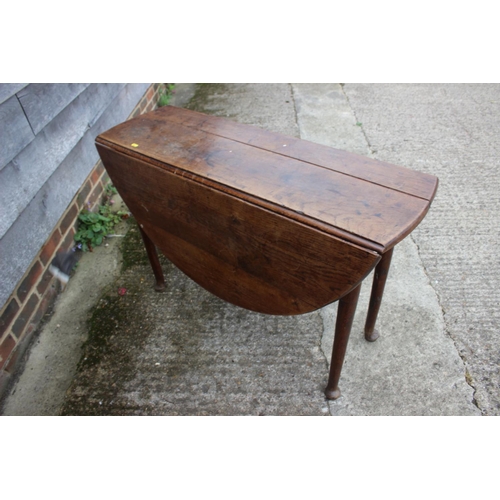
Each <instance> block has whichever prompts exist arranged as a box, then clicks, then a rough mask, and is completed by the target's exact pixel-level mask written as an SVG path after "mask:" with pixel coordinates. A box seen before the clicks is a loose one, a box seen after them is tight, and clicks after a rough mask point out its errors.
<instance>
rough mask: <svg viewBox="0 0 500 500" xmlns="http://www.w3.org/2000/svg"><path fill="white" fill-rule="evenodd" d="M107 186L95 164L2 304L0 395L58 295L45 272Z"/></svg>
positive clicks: (151, 97) (153, 102)
mask: <svg viewBox="0 0 500 500" xmlns="http://www.w3.org/2000/svg"><path fill="white" fill-rule="evenodd" d="M161 88H162V84H153V85H151V86H150V87H149V88H148V90H147V91H146V93H145V94H144V96H143V97H142V99H141V100H140V101H139V103H138V104H137V106H136V107H135V108H134V110H133V111H132V113H131V114H130V116H129V118H133V117H136V116H138V115H139V114H142V113H147V112H148V111H152V110H153V109H155V108H156V106H157V102H158V97H159V92H160V90H161ZM108 183H109V177H108V175H107V173H106V171H105V169H104V167H103V165H102V163H101V161H100V160H99V161H98V162H97V163H96V165H95V166H94V168H93V169H92V171H91V173H90V174H89V176H88V177H87V179H86V180H85V182H84V183H83V185H82V187H81V188H80V190H79V191H78V193H77V194H76V195H75V196H74V198H73V200H72V201H71V203H70V204H69V206H68V208H67V209H66V211H65V213H64V214H63V215H62V217H61V218H60V219H59V221H58V223H57V224H56V227H55V228H54V230H53V232H52V234H51V235H50V236H49V238H48V239H47V241H46V242H45V243H44V245H43V246H42V248H41V249H40V252H39V253H38V255H37V256H36V257H35V259H34V260H33V261H32V263H31V265H30V266H29V268H28V270H27V271H26V273H25V275H24V276H23V278H22V279H21V280H20V282H19V283H18V285H17V287H16V289H15V290H14V292H13V293H12V295H11V296H10V297H9V299H8V300H7V302H6V303H5V306H4V307H3V309H2V311H1V313H0V395H1V394H2V392H3V391H4V389H5V387H6V385H7V382H8V380H9V378H10V375H11V374H12V373H14V371H15V370H16V368H17V366H18V365H19V361H20V359H21V357H22V354H23V352H24V351H25V350H26V348H27V347H28V345H29V343H30V341H31V340H32V338H33V336H34V333H35V331H36V329H37V327H38V325H39V324H40V322H41V320H42V319H43V317H44V315H45V314H47V313H48V312H50V309H51V306H52V305H53V304H54V301H55V299H56V297H57V295H58V294H59V293H61V291H62V288H61V285H60V283H59V281H58V280H57V279H55V278H54V277H53V276H52V274H51V273H50V272H49V270H48V268H49V265H50V263H51V261H52V259H53V257H54V256H55V254H56V253H57V252H59V251H67V250H70V249H71V248H72V247H73V246H74V240H73V237H74V235H75V232H76V223H77V217H78V215H79V213H80V212H81V210H82V209H83V208H84V207H85V208H89V209H92V208H94V207H96V206H97V205H99V204H100V203H101V201H102V198H103V195H104V190H105V187H106V185H107V184H108Z"/></svg>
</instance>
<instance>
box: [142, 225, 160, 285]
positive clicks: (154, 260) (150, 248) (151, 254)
mask: <svg viewBox="0 0 500 500" xmlns="http://www.w3.org/2000/svg"><path fill="white" fill-rule="evenodd" d="M139 230H140V231H141V236H142V240H143V241H144V246H145V247H146V252H147V254H148V258H149V262H150V263H151V267H152V268H153V274H154V275H155V280H156V284H155V290H156V291H157V292H163V291H164V290H165V278H164V277H163V270H162V268H161V264H160V260H159V259H158V253H157V252H156V247H155V245H154V243H153V242H152V241H151V240H150V238H149V236H148V235H147V234H146V233H145V232H144V230H143V229H142V227H141V226H139Z"/></svg>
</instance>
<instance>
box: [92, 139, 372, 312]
mask: <svg viewBox="0 0 500 500" xmlns="http://www.w3.org/2000/svg"><path fill="white" fill-rule="evenodd" d="M98 149H99V154H100V156H101V158H102V160H103V163H104V164H105V166H106V169H107V171H108V173H109V175H110V177H111V179H112V180H113V183H114V185H115V186H116V187H117V189H118V191H119V192H120V194H121V196H122V197H123V199H124V201H125V203H126V204H127V206H128V207H129V209H130V211H131V212H132V213H133V214H134V216H135V217H136V219H137V221H138V222H139V224H140V225H141V226H142V228H143V229H144V231H145V232H146V233H147V235H148V236H149V237H150V238H151V240H152V241H153V242H154V243H155V245H156V246H157V247H158V248H159V249H160V250H161V251H162V252H163V253H164V254H165V255H166V256H167V257H168V258H169V259H170V260H171V261H172V262H173V263H174V264H175V265H176V266H177V267H179V269H181V270H182V271H183V272H184V273H186V274H187V275H188V276H189V277H191V278H192V279H193V280H194V281H196V282H197V283H198V284H200V285H201V286H203V287H204V288H205V289H207V290H208V291H210V292H212V293H213V294H215V295H217V296H218V297H220V298H222V299H224V300H226V301H228V302H231V303H233V304H236V305H238V306H241V307H245V308H246V309H250V310H254V311H258V312H262V313H268V314H302V313H305V312H310V311H313V310H315V309H318V308H319V307H322V306H324V305H326V304H329V303H330V302H333V301H335V300H337V299H338V298H340V297H342V296H343V295H345V294H346V293H348V292H349V291H350V290H351V289H352V288H353V287H354V286H356V284H357V283H359V281H361V280H362V279H363V278H364V277H365V276H366V275H367V274H368V273H369V272H370V271H371V269H372V268H373V267H374V266H375V264H376V263H377V262H378V260H379V258H380V256H379V255H378V254H377V253H376V252H374V251H371V250H368V249H364V248H361V247H358V246H356V245H353V244H351V243H348V242H345V241H342V240H340V239H338V238H336V237H333V236H331V235H329V234H326V233H323V232H321V231H318V230H316V229H314V228H311V227H308V226H306V225H303V224H300V223H297V222H295V221H292V220H290V219H287V218H286V217H283V216H281V215H279V214H276V213H273V212H271V211H269V210H267V209H265V208H262V207H259V206H256V205H254V204H251V203H249V202H247V201H243V200H241V199H239V198H236V197H234V196H231V195H228V194H227V193H224V192H221V191H218V190H216V189H213V188H211V187H207V186H205V185H203V184H201V183H198V182H196V181H193V180H191V179H186V178H183V177H181V176H178V175H176V174H175V173H173V172H169V171H167V170H164V169H161V168H159V167H156V166H152V165H150V164H148V163H146V162H143V161H141V160H137V159H135V158H131V157H129V156H127V155H124V154H121V153H117V152H115V151H113V150H111V149H108V148H106V147H103V146H101V145H98Z"/></svg>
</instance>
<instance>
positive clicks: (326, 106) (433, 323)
mask: <svg viewBox="0 0 500 500" xmlns="http://www.w3.org/2000/svg"><path fill="white" fill-rule="evenodd" d="M194 90H196V93H195V94H194V97H193V99H192V100H191V101H190V107H192V108H194V109H198V110H200V111H204V112H208V113H213V114H218V115H220V116H228V117H230V118H232V119H235V120H238V121H241V122H243V123H249V124H254V125H258V126H262V127H264V128H268V129H270V130H276V131H280V132H283V133H286V134H289V135H293V136H300V137H302V138H304V139H308V140H313V141H316V142H323V143H325V144H328V145H331V146H334V147H340V148H342V149H347V150H350V151H354V152H358V153H361V154H369V155H374V156H376V157H377V155H378V154H379V152H378V150H377V149H376V148H375V146H374V145H373V144H374V143H375V141H374V140H373V139H372V136H371V135H370V130H371V128H370V127H372V126H374V127H375V129H376V125H373V124H372V121H373V123H377V115H376V113H374V112H370V106H371V104H370V103H369V102H366V96H365V97H363V95H364V94H363V92H365V94H366V95H368V96H370V91H369V90H366V89H365V88H364V87H362V86H361V87H356V88H354V87H352V88H351V91H350V90H349V88H348V86H347V85H346V86H344V88H343V87H342V86H341V85H339V84H321V85H306V84H273V85H269V84H234V85H228V84H216V85H213V84H207V85H200V86H198V87H196V88H195V89H194ZM192 91H193V87H189V88H187V91H186V92H187V93H186V94H185V95H192ZM356 92H357V94H356ZM190 93H191V94H190ZM354 94H356V95H357V98H356V97H355V95H354ZM356 99H357V100H356ZM388 99H389V97H388ZM368 101H369V99H368ZM363 110H366V111H365V112H364V111H363ZM377 111H378V112H381V111H380V110H379V108H377ZM373 115H375V116H373ZM322 117H323V119H322ZM427 118H428V117H427V115H425V114H424V115H422V116H421V117H420V118H419V120H420V119H422V120H426V119H427ZM370 120H372V121H370ZM417 121H418V120H417ZM418 123H419V127H422V129H423V128H424V125H423V124H421V123H420V121H418ZM402 142H404V141H402ZM399 144H400V143H398V145H399ZM381 150H383V148H381ZM394 151H396V152H397V151H399V148H398V147H396V146H394ZM382 156H383V155H382ZM396 156H397V155H396ZM411 158H412V155H411V154H408V155H407V156H405V157H402V158H401V160H405V159H406V160H408V159H411ZM422 158H426V157H425V155H423V154H422V155H419V159H422ZM381 159H388V158H385V157H381ZM392 161H393V162H395V163H400V164H402V165H405V166H409V167H411V168H413V167H414V168H417V169H419V170H425V169H422V168H421V165H420V164H418V165H417V166H415V163H411V162H410V164H408V163H407V162H406V163H405V161H396V160H394V159H393V160H392ZM419 167H420V168H419ZM438 175H439V174H438ZM433 210H434V207H431V212H430V214H429V216H430V215H431V214H432V212H433ZM429 216H428V218H429ZM426 221H427V219H426V220H425V221H424V222H423V223H422V226H423V227H424V229H423V230H421V231H420V233H419V235H420V236H419V237H418V238H415V241H416V242H417V244H415V242H414V241H413V240H412V239H411V238H407V239H406V240H405V241H404V242H403V243H402V244H400V245H399V246H398V247H397V249H396V251H395V255H394V259H393V265H392V269H391V273H390V276H389V280H388V284H387V286H386V293H385V295H384V303H383V305H382V310H381V313H380V317H379V326H380V329H381V333H382V335H381V338H380V339H379V340H378V341H377V342H375V343H368V342H366V341H365V340H364V338H363V336H362V334H361V332H362V326H363V322H364V315H365V314H366V309H367V300H368V298H367V297H368V293H369V288H370V282H369V281H366V282H365V283H366V284H365V285H364V288H363V291H362V296H361V300H360V304H359V306H358V312H357V315H356V318H355V323H354V327H353V333H352V336H351V340H350V344H349V346H348V351H347V357H346V362H345V366H344V370H343V374H342V378H341V389H342V392H343V396H342V397H341V398H340V399H339V400H337V401H335V402H330V403H327V402H326V400H325V398H324V396H323V393H322V391H323V388H324V385H325V383H326V379H327V373H328V369H327V366H328V360H329V356H330V351H331V345H332V336H333V329H334V320H335V311H336V305H331V306H328V307H326V308H324V309H322V310H320V311H317V312H314V313H310V314H307V315H303V316H295V317H288V318H287V317H272V316H266V315H259V314H255V313H251V312H248V311H245V310H242V309H239V308H236V307H234V306H231V305H229V304H226V303H224V302H222V301H220V300H219V299H217V298H216V297H213V296H211V295H210V294H208V293H207V292H205V291H204V290H202V289H201V288H200V287H198V286H197V285H196V284H194V283H193V282H192V281H190V280H189V279H188V278H186V277H185V276H184V275H183V274H182V273H181V272H180V271H178V270H177V269H175V268H174V267H173V266H172V265H171V264H170V263H169V262H168V261H167V260H166V259H164V260H163V261H162V262H163V267H164V270H165V273H166V278H167V292H165V293H164V294H158V293H156V292H154V290H153V287H152V275H151V271H150V268H149V266H148V264H147V261H145V260H144V258H143V257H144V255H143V253H142V254H141V252H142V250H141V247H140V240H139V239H138V233H137V231H135V232H134V231H129V232H128V233H127V237H126V238H125V239H124V240H126V241H127V242H128V243H127V244H128V248H129V249H130V248H135V249H136V250H134V251H135V252H136V254H141V255H143V257H142V258H139V259H138V260H137V261H135V262H134V263H133V265H131V266H129V267H128V269H127V270H125V271H123V272H119V273H118V275H116V277H115V278H110V279H109V280H108V283H107V285H104V284H103V285H102V286H100V290H101V292H102V294H101V298H100V299H98V300H97V304H96V305H95V307H94V308H93V309H92V314H93V319H92V320H91V321H90V323H89V325H88V327H87V326H85V323H81V324H82V325H83V328H84V329H85V330H86V331H87V332H88V333H89V338H88V341H87V343H86V344H85V346H84V351H83V352H84V356H83V357H82V359H81V362H80V365H79V367H78V370H77V372H76V375H74V376H73V374H71V376H70V377H69V378H70V382H71V381H72V382H71V387H70V388H69V390H68V392H67V394H66V395H65V397H64V398H63V399H64V402H63V403H61V401H62V398H61V397H60V396H59V399H58V400H57V401H58V402H57V403H56V402H54V403H53V404H52V407H51V410H50V411H52V412H53V414H57V413H59V412H60V413H62V414H64V415H330V414H331V415H478V414H480V411H479V409H478V408H477V406H476V405H475V403H474V400H473V389H472V388H471V387H470V386H469V385H468V384H467V372H466V367H465V366H464V362H463V359H462V358H463V356H462V358H461V356H460V355H459V352H457V348H456V345H455V343H456V340H455V339H454V338H453V337H452V336H450V335H449V334H448V333H449V327H448V325H447V323H446V322H445V321H444V319H443V310H442V304H441V303H440V302H439V300H438V296H437V295H436V293H435V283H434V281H435V280H434V279H433V278H432V277H431V279H430V280H429V277H428V276H431V275H430V274H429V275H428V274H426V273H427V272H428V270H426V269H425V268H424V266H423V264H422V259H421V258H420V254H421V253H422V252H424V254H425V252H428V253H429V252H431V248H433V247H432V238H433V237H434V234H433V232H435V231H437V230H438V229H439V228H438V227H436V226H431V225H427V226H424V225H425V224H426ZM425 234H429V236H428V237H427V238H423V237H422V235H425ZM134 241H135V243H134ZM417 245H418V246H417ZM422 249H423V250H422ZM432 251H433V252H435V254H433V255H437V254H439V251H440V249H434V250H432ZM419 252H420V253H419ZM425 255H427V254H425ZM96 256H97V254H96ZM427 259H428V260H427V262H430V261H429V257H427ZM429 265H430V264H429ZM83 270H84V268H83V267H82V269H81V270H80V269H79V270H78V273H80V272H82V271H83ZM78 273H77V274H78ZM73 279H75V278H73ZM70 284H71V282H70ZM75 288H76V287H75ZM118 288H126V289H127V293H126V294H125V295H120V294H118V292H117V290H118ZM81 293H82V294H85V290H81ZM66 301H69V298H68V299H66V297H65V294H63V295H62V296H61V298H60V301H59V304H58V306H59V308H60V311H61V312H63V311H66V314H67V315H68V318H69V319H68V322H67V323H65V327H64V330H65V332H70V330H71V329H74V328H75V326H76V325H75V324H71V321H70V319H71V317H72V316H73V317H74V315H75V312H74V310H72V308H71V307H67V305H66V304H68V303H71V302H66ZM73 323H74V322H73ZM59 324H61V322H59ZM44 336H46V334H45V332H43V331H42V332H41V333H40V339H42V338H43V337H44ZM74 342H75V344H78V343H80V345H78V346H77V350H79V349H80V347H81V338H79V339H75V341H74ZM34 352H35V349H33V350H32V353H34ZM80 352H81V351H80ZM33 355H34V354H32V356H33ZM35 357H36V355H35ZM30 358H31V356H30ZM34 359H35V358H34ZM32 366H33V365H31V364H30V360H29V359H28V361H27V363H26V368H25V372H24V373H28V372H30V371H31V372H34V371H36V370H35V369H34V368H33V369H32ZM23 375H24V374H23ZM66 377H67V376H66ZM21 380H22V377H21V378H20V379H19V383H18V384H17V385H16V386H15V387H14V389H13V392H12V393H11V395H10V397H9V398H8V399H7V404H6V406H4V409H3V411H4V414H16V411H20V410H19V409H17V410H16V404H17V403H15V400H16V398H19V395H20V394H24V396H23V397H24V400H25V401H28V400H29V396H28V394H29V391H30V390H31V391H33V390H40V389H41V386H43V385H44V382H42V383H40V384H38V385H32V386H31V389H29V390H28V389H26V390H23V389H22V382H21ZM66 388H67V385H66ZM64 390H66V389H64ZM60 391H61V389H60ZM63 396H64V395H63ZM46 397H50V398H52V397H55V396H54V395H49V393H47V394H46ZM17 408H19V406H17ZM40 408H41V406H40V404H39V403H38V404H35V405H33V406H32V407H31V409H30V408H29V404H28V403H27V404H26V406H25V409H24V410H23V411H25V412H26V413H24V414H30V412H31V414H34V415H36V414H38V413H37V412H40V411H41V409H40ZM47 411H49V410H47Z"/></svg>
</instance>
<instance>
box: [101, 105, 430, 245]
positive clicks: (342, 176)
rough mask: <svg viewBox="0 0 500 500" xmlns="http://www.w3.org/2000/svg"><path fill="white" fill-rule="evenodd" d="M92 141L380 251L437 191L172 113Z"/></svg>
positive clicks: (375, 166)
mask: <svg viewBox="0 0 500 500" xmlns="http://www.w3.org/2000/svg"><path fill="white" fill-rule="evenodd" d="M98 141H100V142H102V143H106V142H107V143H108V144H109V143H111V144H113V145H115V146H119V147H120V149H122V150H126V151H128V152H129V153H130V154H133V155H144V156H146V157H148V158H150V159H152V160H157V162H159V163H158V164H159V165H163V166H166V165H170V166H172V167H175V168H176V169H180V170H182V171H184V172H183V173H182V174H181V173H180V171H179V170H178V173H179V175H186V174H187V175H190V176H192V177H193V178H197V179H199V180H201V182H206V181H209V183H210V184H211V185H214V186H218V187H219V188H220V189H223V190H226V191H228V192H231V193H233V194H234V193H236V195H239V196H242V197H244V198H245V199H252V201H253V202H254V203H256V204H262V205H265V206H269V204H272V205H274V210H276V211H279V212H281V213H284V214H286V215H288V216H289V217H291V218H294V219H296V220H299V221H301V222H304V223H307V224H310V225H312V226H314V227H318V228H320V229H322V230H324V231H327V232H331V234H335V235H337V236H339V237H341V238H344V239H346V240H349V241H352V242H355V243H358V244H362V245H363V246H366V247H367V248H373V249H374V250H377V251H379V252H384V251H386V250H387V249H389V248H391V247H392V246H394V245H395V244H396V243H398V242H399V241H400V240H401V239H403V238H404V237H405V236H406V235H408V234H409V233H410V232H411V231H412V230H413V229H414V228H415V227H416V226H417V225H418V223H419V222H420V221H421V220H422V219H423V218H424V216H425V214H426V213H427V211H428V209H429V207H430V204H431V202H432V200H433V198H434V195H435V193H436V189H437V185H438V180H437V178H436V177H434V176H432V175H428V174H424V173H420V172H417V171H414V170H410V169H407V168H404V167H399V166H396V165H391V164H389V163H385V162H381V161H378V160H374V159H370V158H367V157H364V156H360V155H357V154H354V153H349V152H346V151H342V150H338V149H334V148H330V147H327V146H322V145H319V144H315V143H312V142H309V141H304V140H301V139H296V138H293V137H289V136H284V135H282V134H278V133H274V132H268V131H265V130H262V129H259V128H257V127H251V126H248V125H243V124H240V123H236V122H233V121H230V120H227V119H224V118H219V117H214V116H207V115H204V114H201V113H197V112H193V111H189V110H186V109H182V108H176V107H172V106H167V107H163V108H160V109H159V110H157V111H156V112H154V113H148V114H146V115H143V116H140V117H138V118H136V119H134V120H130V121H127V122H125V123H123V124H121V125H119V126H117V127H114V128H113V129H111V130H110V131H108V132H106V133H104V134H101V136H100V138H99V139H98ZM131 144H137V146H132V145H131ZM200 153H202V155H201V154H200ZM238 193H239V194H238Z"/></svg>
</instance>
